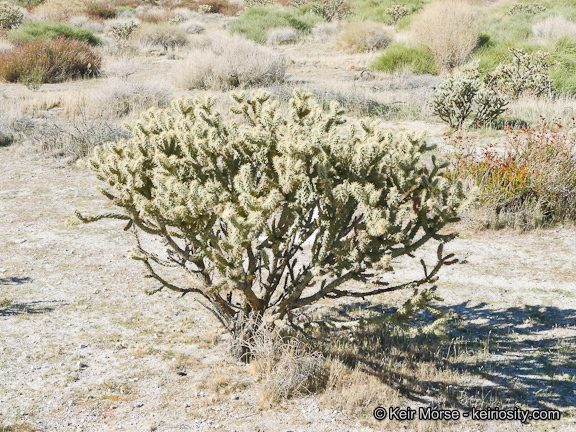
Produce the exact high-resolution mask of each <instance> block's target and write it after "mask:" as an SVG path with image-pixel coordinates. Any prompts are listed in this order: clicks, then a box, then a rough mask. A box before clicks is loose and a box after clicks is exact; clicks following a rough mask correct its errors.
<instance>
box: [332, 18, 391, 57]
mask: <svg viewBox="0 0 576 432" xmlns="http://www.w3.org/2000/svg"><path fill="white" fill-rule="evenodd" d="M393 38H394V37H393V33H392V29H391V28H388V27H386V26H384V25H382V24H378V23H375V22H371V21H362V22H355V23H348V24H347V25H346V26H345V27H344V28H343V29H342V31H341V32H340V33H339V34H338V39H337V40H336V46H337V47H338V49H340V50H342V51H345V52H348V53H363V52H370V51H377V50H382V49H384V48H386V47H387V46H388V45H389V44H390V42H392V40H393Z"/></svg>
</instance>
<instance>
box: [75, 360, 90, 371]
mask: <svg viewBox="0 0 576 432" xmlns="http://www.w3.org/2000/svg"><path fill="white" fill-rule="evenodd" d="M76 366H78V369H85V368H87V367H88V365H87V364H86V363H84V362H81V361H79V362H78V363H77V364H76Z"/></svg>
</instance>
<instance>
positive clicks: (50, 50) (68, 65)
mask: <svg viewBox="0 0 576 432" xmlns="http://www.w3.org/2000/svg"><path fill="white" fill-rule="evenodd" d="M100 65H101V59H100V57H99V56H98V55H97V54H95V53H94V52H93V51H92V48H91V47H90V45H88V44H87V43H86V42H83V41H78V40H74V39H72V40H69V39H65V38H62V37H61V38H58V39H52V40H36V41H32V42H28V43H25V44H20V45H18V46H16V47H15V48H14V49H12V50H10V51H3V52H0V77H1V78H2V79H3V80H5V81H8V82H20V83H24V84H28V85H35V84H43V83H58V82H63V81H68V80H73V79H81V78H89V77H96V76H98V75H99V73H100Z"/></svg>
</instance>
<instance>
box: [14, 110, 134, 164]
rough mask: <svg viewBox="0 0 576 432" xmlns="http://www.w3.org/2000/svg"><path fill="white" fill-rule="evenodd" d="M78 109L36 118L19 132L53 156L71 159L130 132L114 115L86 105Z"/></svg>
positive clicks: (79, 157) (83, 155)
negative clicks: (63, 115) (66, 115)
mask: <svg viewBox="0 0 576 432" xmlns="http://www.w3.org/2000/svg"><path fill="white" fill-rule="evenodd" d="M78 109H79V114H78V115H76V116H74V117H70V118H66V119H65V120H61V121H59V120H55V119H46V118H41V119H36V121H34V123H33V124H32V125H30V127H29V128H28V129H27V130H26V131H25V132H24V133H23V134H22V135H23V138H24V139H26V140H27V141H30V142H31V143H32V144H34V145H35V147H36V148H38V149H39V150H41V151H43V152H45V153H46V154H48V155H50V156H52V157H57V158H63V159H66V160H68V161H69V162H74V161H76V160H78V159H81V158H83V157H86V155H88V154H89V153H90V152H91V151H92V150H93V149H94V148H95V147H98V146H101V145H102V144H104V143H105V142H109V141H115V140H118V139H121V138H127V137H128V136H129V135H130V134H129V133H128V131H127V130H126V129H124V128H123V127H121V126H120V125H117V124H115V123H114V119H110V118H109V117H108V116H105V115H102V113H94V110H93V109H89V108H88V107H86V106H79V107H78Z"/></svg>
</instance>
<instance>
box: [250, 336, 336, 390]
mask: <svg viewBox="0 0 576 432" xmlns="http://www.w3.org/2000/svg"><path fill="white" fill-rule="evenodd" d="M246 345H247V348H248V350H249V351H250V353H251V355H252V356H253V359H252V362H251V364H250V367H251V371H252V373H253V374H254V375H256V376H257V378H258V380H259V381H261V383H262V387H263V394H262V396H263V398H265V400H267V401H270V400H272V401H279V400H281V399H287V398H290V397H293V396H295V395H298V394H305V393H309V392H312V391H315V390H318V389H320V388H323V387H324V386H325V384H326V381H327V379H328V374H327V370H326V369H325V367H324V364H325V359H324V357H323V356H322V354H320V353H319V352H310V351H309V350H308V349H307V348H306V346H305V345H304V344H303V343H302V342H300V341H298V340H297V339H295V338H288V339H287V338H283V337H282V336H281V335H280V334H279V333H278V331H272V330H265V329H264V330H260V329H259V330H258V331H257V332H256V334H255V335H254V338H253V339H252V341H250V342H246Z"/></svg>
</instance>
